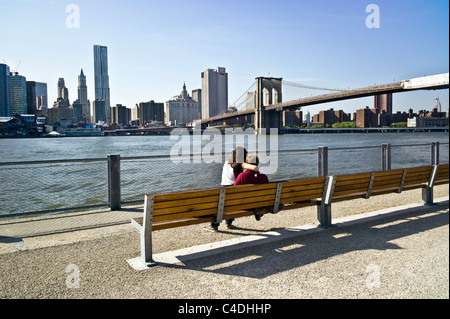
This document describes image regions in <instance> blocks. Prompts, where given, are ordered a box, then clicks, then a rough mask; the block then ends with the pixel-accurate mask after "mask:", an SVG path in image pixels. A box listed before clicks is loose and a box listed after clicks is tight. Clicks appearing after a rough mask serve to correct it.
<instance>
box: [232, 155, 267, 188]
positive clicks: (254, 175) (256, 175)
mask: <svg viewBox="0 0 450 319" xmlns="http://www.w3.org/2000/svg"><path fill="white" fill-rule="evenodd" d="M246 162H247V163H249V164H250V163H251V164H253V165H255V166H258V165H259V159H258V156H257V155H256V154H251V155H249V156H248V157H247V160H246ZM268 181H269V179H268V178H267V175H266V174H262V173H260V172H258V171H252V170H246V171H245V172H242V173H241V174H239V175H238V177H237V178H236V181H235V182H234V186H236V185H243V184H261V183H267V182H268Z"/></svg>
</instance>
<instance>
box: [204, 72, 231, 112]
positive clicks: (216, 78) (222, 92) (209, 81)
mask: <svg viewBox="0 0 450 319" xmlns="http://www.w3.org/2000/svg"><path fill="white" fill-rule="evenodd" d="M201 76H202V119H206V118H209V117H212V116H216V115H219V114H222V113H223V112H225V111H226V110H227V109H228V74H227V73H226V70H225V68H222V67H218V68H217V69H216V70H213V69H207V70H206V71H204V72H202V75H201Z"/></svg>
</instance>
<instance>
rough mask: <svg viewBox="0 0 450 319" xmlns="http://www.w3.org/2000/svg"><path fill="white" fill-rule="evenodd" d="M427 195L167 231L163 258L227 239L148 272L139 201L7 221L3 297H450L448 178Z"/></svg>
mask: <svg viewBox="0 0 450 319" xmlns="http://www.w3.org/2000/svg"><path fill="white" fill-rule="evenodd" d="M420 198H421V194H420V190H412V191H406V192H403V193H402V194H389V195H382V196H376V197H372V198H370V199H368V200H365V199H357V200H353V201H349V202H340V203H336V204H333V222H334V223H335V224H336V227H333V228H331V229H327V230H322V229H319V228H317V227H315V225H313V224H312V223H314V222H315V221H316V220H315V218H316V212H315V208H314V207H307V208H302V209H298V210H292V211H286V212H280V213H279V214H277V215H265V216H264V217H263V218H262V219H261V221H259V222H256V221H255V219H254V218H253V217H247V218H241V219H238V220H236V221H235V226H236V227H235V228H234V229H231V230H228V229H226V228H225V226H224V225H221V227H220V230H221V231H220V232H218V233H210V232H205V231H203V230H202V227H203V226H204V225H192V226H186V227H183V228H179V229H168V230H161V231H157V232H155V233H154V236H153V240H154V252H155V254H158V256H160V257H161V256H163V257H164V256H165V257H167V256H172V257H173V256H175V255H177V253H180V252H183V251H185V249H186V248H189V250H190V251H195V248H196V247H202V246H201V245H205V244H208V243H214V244H211V245H213V246H214V247H216V248H217V249H211V251H210V252H209V253H206V254H204V253H202V254H198V253H197V254H196V253H195V252H194V253H191V256H188V257H185V256H184V257H183V258H181V262H178V263H175V264H171V265H162V266H160V267H156V268H153V269H149V270H141V271H139V270H136V269H134V268H133V267H131V266H130V264H129V263H128V261H129V260H130V259H133V258H135V257H137V256H139V254H140V248H139V234H138V232H137V231H135V230H134V228H133V227H132V226H131V225H130V223H129V220H130V218H131V217H133V216H139V215H141V214H142V212H141V208H139V207H138V208H130V209H128V210H124V211H120V212H108V211H98V212H78V213H70V214H69V213H68V214H64V215H55V216H47V217H39V218H32V219H20V220H0V298H165V299H173V298H194V299H216V298H220V299H222V298H233V299H234V298H250V299H252V298H257V299H265V298H268V299H277V298H283V299H300V298H319V299H323V298H444V299H448V298H449V275H448V274H449V228H448V225H449V223H448V222H449V215H448V212H449V204H448V185H441V186H438V187H435V201H436V203H437V205H435V206H430V207H428V206H423V205H421V204H419V202H420ZM393 207H395V208H393ZM256 236H259V237H260V238H261V239H260V242H259V243H258V242H257V240H258V239H257V238H256V240H255V241H254V242H252V244H250V245H248V244H242V243H240V244H237V245H235V246H233V248H232V249H230V248H229V246H228V247H227V248H226V249H221V248H220V243H223V242H225V243H230V241H232V242H234V241H236V242H238V241H241V240H242V238H246V239H248V238H255V237H256ZM268 239H269V240H268ZM244 241H246V240H244ZM194 257H195V258H194Z"/></svg>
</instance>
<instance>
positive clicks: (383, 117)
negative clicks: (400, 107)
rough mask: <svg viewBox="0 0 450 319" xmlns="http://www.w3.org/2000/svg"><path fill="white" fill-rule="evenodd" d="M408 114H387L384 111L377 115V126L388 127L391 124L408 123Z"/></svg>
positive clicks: (398, 112)
mask: <svg viewBox="0 0 450 319" xmlns="http://www.w3.org/2000/svg"><path fill="white" fill-rule="evenodd" d="M408 118H409V114H408V113H406V112H400V111H397V112H396V113H392V114H388V113H386V112H385V111H384V110H383V111H381V113H380V114H378V126H379V127H383V126H390V125H391V124H393V123H400V122H402V123H406V122H407V121H408Z"/></svg>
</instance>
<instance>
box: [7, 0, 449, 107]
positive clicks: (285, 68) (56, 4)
mask: <svg viewBox="0 0 450 319" xmlns="http://www.w3.org/2000/svg"><path fill="white" fill-rule="evenodd" d="M372 3H373V4H376V5H378V7H379V9H380V28H371V29H369V28H367V27H366V18H367V16H368V15H369V14H370V13H367V12H366V7H367V5H369V4H372ZM69 4H75V5H77V6H78V8H79V13H80V15H79V24H80V25H79V28H68V27H67V26H66V19H67V17H68V16H69V15H70V14H71V13H70V12H66V7H67V6H68V5H69ZM94 44H100V45H105V46H107V47H108V55H109V77H110V91H111V104H112V105H115V104H123V105H126V106H127V107H129V108H132V107H133V106H134V105H135V104H136V103H139V102H143V101H149V100H155V101H158V102H164V101H167V100H169V99H171V98H172V97H173V96H174V95H176V94H179V93H180V92H181V89H182V85H183V82H184V81H185V82H186V86H187V89H188V91H189V92H190V91H191V90H193V89H197V88H201V78H200V74H201V72H202V71H204V70H205V69H207V68H216V67H218V66H221V67H225V68H226V69H227V72H228V85H229V102H230V103H231V102H234V101H235V100H236V99H238V97H239V96H241V94H242V93H244V92H245V91H246V90H247V89H248V88H249V87H250V86H251V85H252V84H253V83H254V79H255V77H257V76H267V75H270V76H273V77H282V78H284V79H286V80H289V81H294V82H299V83H303V84H307V85H313V86H321V87H332V88H344V89H345V88H357V87H363V86H367V85H372V84H374V83H377V84H381V83H387V82H392V81H394V80H396V81H398V80H403V79H408V78H412V77H418V76H423V75H431V74H439V73H446V72H449V1H448V0H445V1H442V0H433V1H429V0H409V1H400V0H389V1H388V0H367V1H361V0H345V1H336V0H326V1H325V0H318V1H300V0H292V1H286V0H277V1H266V0H262V1H253V0H251V1H246V0H240V1H236V0H227V1H217V0H201V1H198V0H193V1H178V0H177V1H169V0H167V1H160V0H157V1H135V0H131V1H117V0H116V1H103V0H101V1H100V0H90V1H84V0H70V1H58V0H53V1H47V0H33V1H26V0H0V62H3V60H4V61H6V63H7V64H8V65H9V66H10V67H11V68H12V69H13V70H14V69H15V68H16V67H17V65H18V63H19V61H21V62H20V66H19V73H20V74H22V75H24V76H26V77H27V80H32V81H39V82H46V83H47V85H48V94H49V107H51V106H52V105H53V102H54V101H55V99H56V85H57V80H58V78H59V77H63V78H64V79H65V80H66V86H67V88H68V89H69V98H70V100H71V102H72V101H73V100H74V99H76V98H77V76H78V74H79V72H80V69H81V68H83V70H84V73H85V75H86V76H87V85H88V98H89V99H90V100H91V101H93V100H94V74H93V68H94V66H93V64H94V62H93V45H94ZM319 93H325V92H317V91H305V90H301V89H295V88H289V89H288V88H286V90H285V92H284V100H285V101H286V100H289V99H292V98H300V97H303V96H305V95H306V96H310V95H311V94H319ZM434 96H439V98H440V100H441V104H442V107H443V109H444V110H446V109H447V108H448V105H449V92H448V90H440V91H419V92H414V93H413V92H412V93H401V94H395V95H394V111H406V110H408V108H409V107H412V108H413V109H414V110H415V111H418V110H419V109H431V108H432V107H433V106H434V103H435V102H434V101H433V97H434ZM365 105H369V106H370V107H372V106H373V98H365V99H358V100H351V101H346V102H336V103H333V104H329V105H325V106H318V107H316V108H310V109H311V112H312V113H314V112H315V111H316V110H317V108H319V107H320V108H329V107H334V108H335V109H344V110H345V111H346V112H353V111H355V110H356V109H357V108H361V107H364V106H365Z"/></svg>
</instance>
